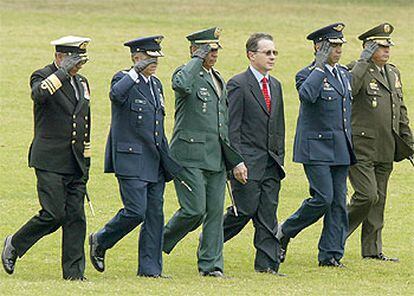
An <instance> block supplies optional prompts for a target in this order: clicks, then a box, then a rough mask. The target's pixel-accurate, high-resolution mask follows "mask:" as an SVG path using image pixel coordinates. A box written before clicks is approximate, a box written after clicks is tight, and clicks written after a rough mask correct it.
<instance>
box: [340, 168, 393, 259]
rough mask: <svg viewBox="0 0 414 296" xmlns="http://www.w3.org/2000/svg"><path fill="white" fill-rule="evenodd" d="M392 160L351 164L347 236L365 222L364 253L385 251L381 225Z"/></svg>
mask: <svg viewBox="0 0 414 296" xmlns="http://www.w3.org/2000/svg"><path fill="white" fill-rule="evenodd" d="M392 168H393V163H392V162H387V163H382V162H373V161H358V163H357V164H355V165H353V166H351V167H350V170H349V180H350V181H351V185H352V187H353V188H354V191H355V193H354V194H353V196H352V198H351V200H350V203H349V204H348V218H349V231H348V236H350V235H351V234H352V232H354V230H355V229H356V228H357V227H358V226H359V225H360V224H361V223H362V232H361V255H362V256H363V257H367V256H376V255H379V254H380V253H382V236H381V232H382V228H383V227H384V208H385V200H386V196H387V186H388V180H389V177H390V175H391V172H392Z"/></svg>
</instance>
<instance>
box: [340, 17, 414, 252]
mask: <svg viewBox="0 0 414 296" xmlns="http://www.w3.org/2000/svg"><path fill="white" fill-rule="evenodd" d="M392 31H393V27H392V26H391V25H390V24H387V23H385V24H381V25H379V26H377V27H375V28H373V29H371V30H369V31H368V32H366V33H364V34H362V35H361V36H359V39H361V40H364V42H367V41H368V40H373V41H374V42H377V43H378V44H379V45H380V46H386V47H387V46H391V45H393V43H392V41H391V40H390V34H391V32H392ZM349 67H350V68H351V73H352V78H353V79H352V93H353V96H354V100H353V105H352V134H353V144H354V151H355V154H356V156H357V160H358V163H357V164H355V165H354V166H352V167H351V169H350V172H349V179H350V181H351V184H352V186H353V188H354V190H355V193H354V195H353V196H352V198H351V201H350V203H349V205H348V211H349V232H348V235H350V234H351V233H352V232H353V231H354V230H355V229H356V228H357V227H358V226H359V224H361V223H362V234H361V242H362V256H363V257H373V258H377V259H381V258H386V257H385V256H383V254H382V238H381V232H382V228H383V225H384V206H385V200H386V193H387V185H388V180H389V177H390V174H391V171H392V168H393V161H394V160H396V161H398V160H402V159H404V158H406V157H408V156H410V155H412V153H413V151H412V149H411V148H410V147H412V146H413V138H412V133H411V130H410V127H409V125H408V117H407V108H406V106H405V105H404V100H403V92H402V84H401V77H400V72H399V70H398V69H397V67H396V66H394V65H392V64H385V66H384V67H383V69H381V68H380V67H378V66H377V65H376V64H375V63H374V62H373V61H372V60H369V61H365V60H359V61H357V62H353V63H351V64H350V65H349ZM380 70H381V71H380ZM401 153H402V154H401ZM383 260H385V259H383Z"/></svg>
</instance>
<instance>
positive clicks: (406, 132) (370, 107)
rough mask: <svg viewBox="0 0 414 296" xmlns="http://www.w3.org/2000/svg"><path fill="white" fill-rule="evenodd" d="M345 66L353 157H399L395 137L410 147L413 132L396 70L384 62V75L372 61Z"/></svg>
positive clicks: (378, 159) (387, 160)
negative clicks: (348, 77) (349, 77)
mask: <svg viewBox="0 0 414 296" xmlns="http://www.w3.org/2000/svg"><path fill="white" fill-rule="evenodd" d="M348 67H349V68H351V73H352V94H353V97H354V98H353V104H352V138H353V143H354V151H355V154H356V156H357V159H358V160H368V161H376V162H392V161H393V160H394V159H396V160H398V159H400V158H401V155H396V151H400V150H401V149H400V148H401V147H399V146H400V145H401V142H400V141H399V137H400V138H402V139H403V140H404V142H405V143H407V144H408V145H409V146H410V147H413V136H412V133H411V130H410V127H409V122H408V116H407V108H406V106H405V105H404V100H403V92H402V84H401V77H400V72H399V70H398V69H397V67H395V66H394V65H392V64H386V65H385V66H384V69H385V76H386V79H384V77H383V76H382V75H381V73H380V71H379V69H378V67H377V66H376V65H375V64H374V63H373V62H372V61H369V62H366V61H362V60H359V61H357V62H353V63H351V64H349V65H348ZM396 138H397V139H396ZM397 154H398V153H397ZM405 157H407V156H405Z"/></svg>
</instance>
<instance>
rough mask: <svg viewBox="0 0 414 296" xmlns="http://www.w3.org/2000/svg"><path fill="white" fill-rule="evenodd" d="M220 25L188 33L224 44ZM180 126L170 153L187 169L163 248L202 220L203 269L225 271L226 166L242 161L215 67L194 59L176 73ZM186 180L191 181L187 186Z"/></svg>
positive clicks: (195, 39) (201, 41)
mask: <svg viewBox="0 0 414 296" xmlns="http://www.w3.org/2000/svg"><path fill="white" fill-rule="evenodd" d="M219 35H220V31H219V29H217V28H212V29H208V30H203V31H199V32H195V33H193V34H190V35H189V36H187V39H188V40H189V41H190V42H191V43H192V44H193V45H196V46H197V45H198V44H205V43H208V44H210V46H211V47H212V48H215V49H217V48H218V47H220V45H219V43H218V41H219V40H218V38H219ZM172 86H173V89H174V91H175V96H176V103H175V126H174V133H173V137H172V140H171V155H172V156H173V158H175V160H177V161H178V162H179V163H180V164H181V165H182V166H184V170H183V171H182V173H181V175H180V178H179V179H177V180H175V183H174V184H175V189H176V191H177V196H178V200H179V203H180V208H179V210H178V211H177V212H176V213H175V214H174V216H173V217H172V218H171V220H170V221H169V222H168V223H167V225H166V226H165V233H164V248H163V250H164V252H166V253H170V252H171V251H172V249H173V248H174V247H175V245H176V244H177V243H178V242H179V241H180V240H181V239H182V238H183V237H184V236H185V235H186V234H187V233H189V232H191V231H193V230H195V229H196V228H198V226H200V225H201V224H202V223H203V235H202V237H201V240H200V247H199V249H198V267H199V271H201V272H212V271H216V270H219V271H223V257H222V249H223V227H222V224H223V221H222V216H223V207H224V193H225V182H226V170H230V169H232V168H233V167H234V166H235V165H237V164H239V163H240V162H242V161H243V160H242V158H241V157H240V156H239V155H238V154H237V153H236V152H235V150H233V148H231V147H230V145H229V139H228V110H227V109H228V102H227V91H226V85H225V82H224V80H223V78H222V77H221V76H220V74H219V72H217V71H216V70H215V69H211V71H207V69H205V68H204V67H203V60H202V59H201V58H198V57H194V58H192V59H191V60H190V61H189V62H188V63H187V64H186V65H184V66H181V67H179V68H178V69H177V70H176V71H175V72H174V74H173V77H172ZM181 180H185V182H186V183H187V184H188V185H189V187H187V186H185V185H183V184H182V183H181Z"/></svg>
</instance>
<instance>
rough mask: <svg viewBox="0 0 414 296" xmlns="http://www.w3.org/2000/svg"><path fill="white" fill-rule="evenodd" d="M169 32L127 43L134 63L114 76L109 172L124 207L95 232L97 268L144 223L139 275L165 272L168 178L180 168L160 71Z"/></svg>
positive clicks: (93, 257)
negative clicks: (171, 144)
mask: <svg viewBox="0 0 414 296" xmlns="http://www.w3.org/2000/svg"><path fill="white" fill-rule="evenodd" d="M162 39H163V36H152V37H144V38H138V39H135V40H132V41H129V42H126V43H124V45H125V46H127V47H129V48H130V50H131V58H132V62H133V63H134V66H133V67H132V68H131V69H130V70H125V71H120V72H118V73H116V74H115V76H114V77H113V78H112V81H111V90H110V95H109V96H110V99H111V107H112V120H111V129H110V132H109V136H108V141H107V145H106V151H105V173H115V176H116V177H117V179H118V183H119V189H120V193H121V198H122V202H123V205H124V207H123V208H122V209H120V210H119V212H118V213H117V214H116V215H115V217H113V218H112V220H110V221H109V222H108V223H107V224H106V225H105V226H104V227H103V228H102V229H100V230H99V231H97V232H96V233H92V234H91V235H90V237H89V243H90V258H91V261H92V264H93V266H94V267H95V269H96V270H98V271H100V272H103V271H104V269H105V263H104V260H105V252H106V250H108V249H110V248H112V247H113V246H114V245H115V244H116V243H117V242H118V241H119V240H120V239H121V238H123V237H124V236H125V235H126V234H128V233H129V232H131V231H132V230H133V229H135V228H136V227H137V226H138V225H139V224H141V223H143V224H142V226H141V232H140V236H139V267H138V275H139V276H148V277H162V253H161V250H162V237H163V226H164V214H163V195H164V188H165V182H166V181H170V180H171V179H172V177H173V175H175V174H177V173H178V171H179V170H180V167H179V165H177V164H176V163H175V162H174V161H173V160H172V159H171V158H170V156H169V148H168V143H167V139H166V137H165V133H164V116H165V105H164V95H163V88H162V84H161V81H160V80H159V79H158V78H157V77H155V76H154V73H155V71H156V69H157V64H158V58H159V57H162V56H163V53H162V52H161V46H160V43H161V41H162Z"/></svg>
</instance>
